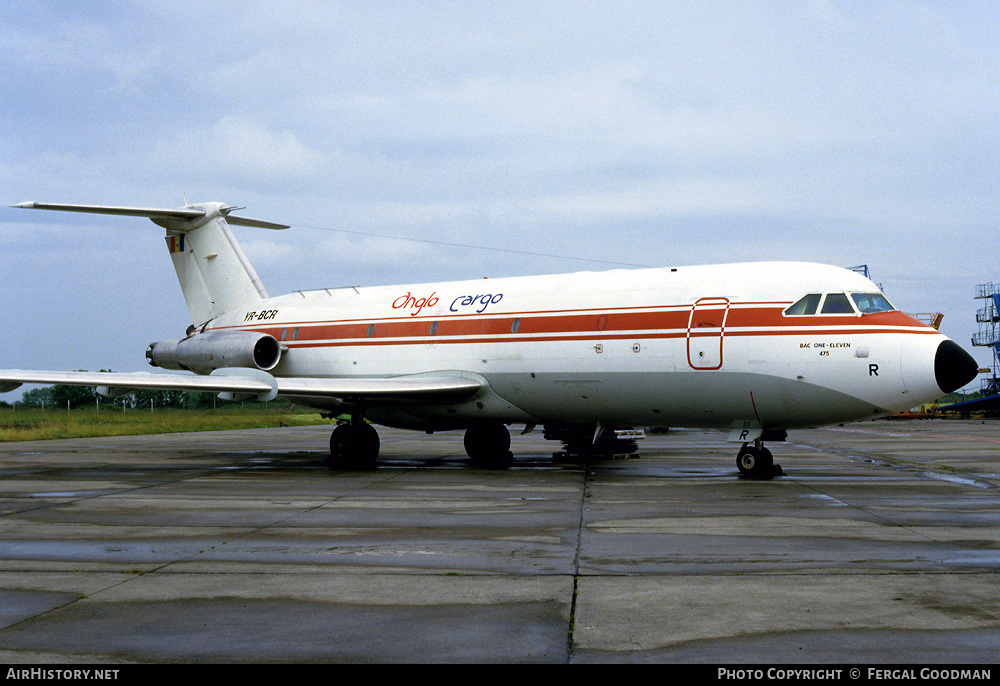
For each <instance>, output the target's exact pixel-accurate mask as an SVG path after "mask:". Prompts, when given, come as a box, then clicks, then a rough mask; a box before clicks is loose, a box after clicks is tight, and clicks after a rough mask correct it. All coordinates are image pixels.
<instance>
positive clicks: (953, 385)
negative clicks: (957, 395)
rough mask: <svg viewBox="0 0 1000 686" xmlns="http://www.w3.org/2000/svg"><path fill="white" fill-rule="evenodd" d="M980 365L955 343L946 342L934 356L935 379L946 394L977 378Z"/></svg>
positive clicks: (942, 343) (939, 346)
mask: <svg viewBox="0 0 1000 686" xmlns="http://www.w3.org/2000/svg"><path fill="white" fill-rule="evenodd" d="M978 373H979V364H978V363H977V362H976V361H975V360H974V359H973V357H972V355H970V354H969V353H967V352H965V351H964V350H962V347H961V346H960V345H959V344H958V343H956V342H955V341H950V340H945V341H941V344H940V345H938V349H937V352H936V353H935V354H934V378H935V380H936V381H937V385H938V386H939V387H940V388H941V390H942V391H944V392H945V393H951V392H952V391H955V390H958V389H959V388H961V387H962V386H964V385H965V384H967V383H969V382H970V381H972V380H973V379H975V378H976V374H978Z"/></svg>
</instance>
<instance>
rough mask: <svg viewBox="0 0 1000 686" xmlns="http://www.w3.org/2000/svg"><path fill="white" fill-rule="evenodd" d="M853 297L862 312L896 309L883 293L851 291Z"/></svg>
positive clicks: (869, 312)
mask: <svg viewBox="0 0 1000 686" xmlns="http://www.w3.org/2000/svg"><path fill="white" fill-rule="evenodd" d="M851 299H852V300H854V304H855V305H857V306H858V311H859V312H860V313H861V314H871V313H872V312H891V311H892V310H894V309H896V308H895V307H893V306H892V304H891V303H890V302H889V301H888V300H886V299H885V296H884V295H882V294H881V293H851Z"/></svg>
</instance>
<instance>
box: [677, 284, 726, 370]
mask: <svg viewBox="0 0 1000 686" xmlns="http://www.w3.org/2000/svg"><path fill="white" fill-rule="evenodd" d="M728 316H729V298H700V299H698V300H697V301H695V303H694V305H692V306H691V316H690V317H689V318H688V328H687V358H688V366H690V367H691V369H705V370H707V369H721V368H722V362H723V358H722V339H723V338H724V337H725V331H726V318H727V317H728Z"/></svg>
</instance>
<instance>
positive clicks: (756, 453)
mask: <svg viewBox="0 0 1000 686" xmlns="http://www.w3.org/2000/svg"><path fill="white" fill-rule="evenodd" d="M736 466H737V467H739V470H740V474H742V475H743V476H745V477H747V478H749V479H770V478H771V477H773V476H780V475H782V474H784V472H782V471H781V466H780V465H776V464H774V456H773V455H771V451H770V450H768V449H767V448H765V447H764V443H763V441H761V440H760V439H757V440H756V441H754V442H753V444H752V445H751V444H749V443H744V444H743V447H742V448H740V452H739V454H738V455H736Z"/></svg>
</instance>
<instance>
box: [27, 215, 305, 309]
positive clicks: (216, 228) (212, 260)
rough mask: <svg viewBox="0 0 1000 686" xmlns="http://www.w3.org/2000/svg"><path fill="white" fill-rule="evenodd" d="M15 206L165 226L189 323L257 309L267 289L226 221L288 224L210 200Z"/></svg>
mask: <svg viewBox="0 0 1000 686" xmlns="http://www.w3.org/2000/svg"><path fill="white" fill-rule="evenodd" d="M14 207H20V208H26V209H35V210H59V211H64V212H89V213H92V214H118V215H125V216H131V217H147V218H149V219H150V220H152V221H153V223H155V224H158V225H160V226H162V227H164V228H165V229H166V231H167V235H166V240H167V247H168V249H169V250H170V258H171V261H172V262H173V263H174V269H175V270H176V271H177V279H178V280H179V281H180V284H181V291H183V293H184V300H185V301H186V302H187V306H188V311H189V312H190V313H191V322H192V324H194V325H195V326H197V327H200V326H201V325H202V324H204V323H206V322H208V321H210V320H212V319H215V318H216V317H218V316H219V315H221V314H223V313H224V312H228V311H230V310H235V309H249V310H253V309H257V305H258V303H259V302H260V301H261V300H263V299H264V298H267V291H266V290H265V289H264V285H263V284H262V283H261V281H260V277H258V276H257V272H256V271H254V268H253V265H251V264H250V261H249V260H248V259H247V256H246V254H245V253H244V252H243V249H242V248H240V246H239V244H238V243H237V242H236V239H235V238H234V237H233V233H232V231H231V230H230V228H229V224H237V225H240V226H254V227H258V228H263V229H287V228H288V226H287V225H285V224H274V223H272V222H265V221H260V220H258V219H248V218H245V217H238V216H234V215H232V214H231V213H232V211H233V210H236V209H242V208H236V207H230V206H227V205H225V204H223V203H218V202H209V203H199V204H195V205H185V206H184V207H179V208H176V209H158V208H150V207H112V206H106V205H64V204H51V203H38V202H23V203H19V204H17V205H14Z"/></svg>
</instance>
